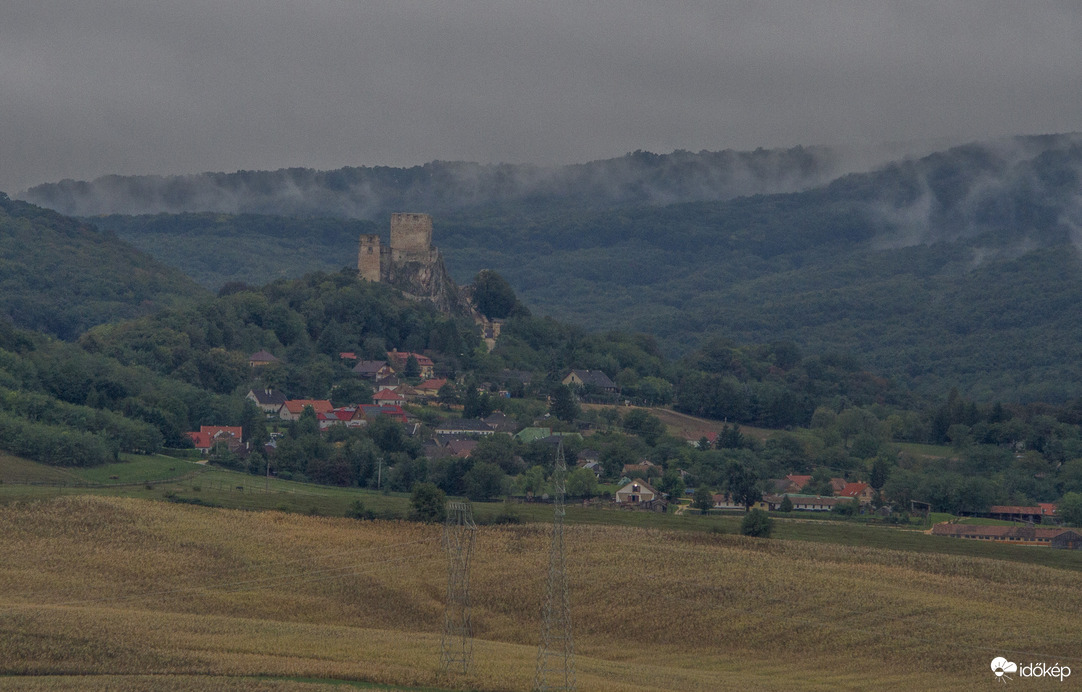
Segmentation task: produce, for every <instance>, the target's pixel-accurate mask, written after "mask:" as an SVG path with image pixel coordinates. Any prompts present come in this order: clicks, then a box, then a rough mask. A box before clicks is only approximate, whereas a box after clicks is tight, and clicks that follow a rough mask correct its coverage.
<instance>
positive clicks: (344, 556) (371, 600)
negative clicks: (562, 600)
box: [0, 496, 1082, 691]
mask: <svg viewBox="0 0 1082 692" xmlns="http://www.w3.org/2000/svg"><path fill="white" fill-rule="evenodd" d="M440 537H441V528H440V527H438V526H429V525H423V524H414V523H406V522H358V521H355V520H350V519H332V518H321V517H306V516H301V515H296V514H284V513H280V512H243V511H236V510H224V509H210V508H204V507H192V506H185V505H173V504H167V503H160V502H151V501H146V500H136V499H127V498H107V497H94V496H69V497H63V498H58V499H54V500H49V501H42V502H24V503H13V504H10V505H6V506H3V507H0V551H2V554H3V556H4V558H3V561H2V562H0V622H2V623H3V624H2V625H0V632H2V636H0V688H3V689H17V690H44V689H50V690H52V689H60V690H68V689H71V690H75V689H80V690H81V689H87V690H98V689H100V690H126V689H177V690H264V689H265V690H284V689H289V690H309V689H312V690H317V689H342V687H341V686H340V685H338V684H335V681H365V682H367V683H380V684H383V685H393V686H402V687H407V688H421V689H476V690H529V689H530V687H531V685H532V682H533V672H534V666H535V662H536V656H537V643H538V637H539V631H540V622H539V609H540V603H541V596H542V593H543V590H544V578H545V576H546V574H547V555H548V542H549V539H550V536H549V531H548V530H547V527H546V526H545V525H542V524H527V525H520V526H505V527H482V528H480V529H479V530H478V533H477V539H476V551H475V554H474V561H473V563H472V580H471V593H472V598H473V624H474V631H475V635H476V642H475V645H474V667H473V669H472V670H471V673H470V674H469V675H468V676H462V675H457V676H456V675H451V676H449V677H441V676H440V675H439V674H438V672H437V669H438V663H439V642H440V632H441V628H442V623H443V602H444V595H445V591H446V573H447V572H446V560H445V557H444V555H443V552H442V547H441V544H440ZM566 543H567V549H568V572H569V576H570V587H571V603H572V612H573V615H572V616H573V621H574V634H575V646H576V668H577V679H578V686H579V689H582V690H629V691H630V690H659V689H664V690H719V689H756V690H794V689H813V690H814V689H824V690H825V689H921V690H924V689H944V690H949V689H959V688H970V687H974V686H976V685H983V684H989V683H991V682H994V681H995V677H994V675H992V673H991V671H990V669H989V662H990V661H991V660H992V658H994V657H996V656H1000V655H1002V656H1007V657H1008V658H1011V660H1018V661H1019V662H1020V663H1021V662H1022V661H1025V662H1029V661H1044V662H1046V663H1048V664H1049V665H1051V664H1053V663H1060V664H1064V665H1070V666H1073V665H1077V667H1078V668H1079V670H1080V671H1082V642H1080V638H1079V636H1078V635H1079V630H1080V626H1079V624H1078V620H1077V616H1076V615H1075V613H1077V612H1078V610H1079V607H1080V606H1082V589H1079V588H1078V585H1077V579H1078V577H1077V573H1076V572H1071V571H1066V570H1058V569H1053V568H1048V567H1035V566H1032V565H1025V564H1018V563H1010V562H1004V561H998V560H989V559H982V558H969V557H958V556H947V555H936V554H923V553H913V552H901V551H892V550H884V549H872V548H854V547H846V546H834V545H830V544H823V543H808V542H798V541H780V540H761V539H747V538H742V537H737V536H732V535H721V534H708V533H687V532H672V531H657V530H648V529H636V528H624V527H608V526H570V527H568V528H567V529H566ZM1019 549H1020V550H1026V549H1027V548H1019ZM1030 549H1033V550H1036V548H1030ZM1080 674H1082V673H1080ZM1028 682H1033V684H1035V685H1037V686H1038V687H1040V685H1039V683H1038V682H1036V681H1028ZM1028 682H1027V685H1028ZM1057 684H1058V681H1057Z"/></svg>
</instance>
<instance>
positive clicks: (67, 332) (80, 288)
mask: <svg viewBox="0 0 1082 692" xmlns="http://www.w3.org/2000/svg"><path fill="white" fill-rule="evenodd" d="M206 295H207V293H206V291H205V290H204V289H201V288H200V287H199V286H198V285H197V284H196V283H195V282H193V281H192V280H191V279H189V278H188V277H187V276H185V275H184V274H182V273H181V272H180V271H178V270H177V269H174V268H172V267H170V266H168V265H165V264H163V263H161V262H159V261H156V260H154V259H152V258H151V257H150V256H149V255H146V254H143V253H142V252H139V251H138V250H136V249H134V248H133V247H131V246H130V245H128V244H127V243H125V242H122V241H121V240H120V239H118V238H117V237H116V236H114V235H113V234H110V233H102V232H100V231H98V230H97V229H96V228H95V227H94V226H92V225H90V224H88V223H86V222H83V221H78V220H76V219H72V218H70V217H66V216H61V215H60V214H57V213H56V212H53V211H49V210H48V209H43V208H41V207H37V206H34V205H32V204H27V203H26V202H19V201H15V200H11V199H9V198H8V197H7V196H6V195H4V194H3V193H0V321H3V320H5V319H6V320H9V321H11V322H12V323H14V324H15V325H18V326H20V327H25V328H27V329H33V330H38V331H43V332H46V333H49V334H54V335H56V336H59V337H61V338H65V339H72V338H74V337H76V336H78V335H79V334H80V333H82V332H83V331H84V330H86V329H87V328H88V327H91V326H93V325H95V324H100V323H102V322H108V321H111V320H117V319H123V318H126V317H134V316H136V315H146V314H149V313H151V312H153V311H155V310H157V309H159V308H162V307H166V306H169V305H176V304H179V303H181V302H184V301H186V300H190V299H193V298H197V297H200V296H206Z"/></svg>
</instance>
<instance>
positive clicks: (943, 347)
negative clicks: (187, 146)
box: [101, 135, 1082, 401]
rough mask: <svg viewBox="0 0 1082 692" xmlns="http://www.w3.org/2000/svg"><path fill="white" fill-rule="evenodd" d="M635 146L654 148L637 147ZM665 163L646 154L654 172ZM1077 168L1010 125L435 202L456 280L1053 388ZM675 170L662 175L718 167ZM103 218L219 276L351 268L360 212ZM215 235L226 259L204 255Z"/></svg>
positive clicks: (942, 376) (1081, 220)
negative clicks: (783, 181)
mask: <svg viewBox="0 0 1082 692" xmlns="http://www.w3.org/2000/svg"><path fill="white" fill-rule="evenodd" d="M673 156H674V157H676V155H673ZM677 158H678V157H677ZM639 159H641V160H642V161H647V162H648V161H649V160H650V158H649V157H648V156H647V155H636V156H634V157H630V158H629V160H639ZM675 160H676V159H675V158H672V157H670V158H669V159H664V160H663V159H662V158H658V159H656V161H655V163H656V164H657V165H656V168H657V171H656V172H657V176H658V179H659V180H666V176H667V175H672V174H673V170H674V168H673V167H674V165H675V164H674V163H673V162H674V161H675ZM785 161H786V162H787V163H788V164H789V165H796V166H799V165H800V164H801V161H805V163H807V165H809V166H811V165H812V161H813V160H812V159H802V158H800V157H796V156H795V154H790V156H789V157H788V158H787V159H785ZM643 165H645V164H643ZM812 167H813V168H814V166H812ZM1080 169H1082V139H1080V138H1079V137H1077V136H1068V135H1063V136H1049V137H1030V138H1018V139H1014V140H1009V141H1004V142H997V143H991V144H981V145H976V144H974V145H969V146H965V147H957V148H954V149H950V150H947V151H944V152H939V153H936V154H933V155H930V156H927V157H924V158H921V159H917V160H902V161H899V162H896V163H893V164H891V165H888V166H885V167H883V168H881V169H879V170H877V171H875V172H872V173H864V174H852V175H848V176H845V177H842V178H840V179H838V180H835V181H834V182H832V183H830V184H829V185H825V186H822V187H818V188H815V189H811V190H807V191H804V192H798V193H790V194H773V195H754V196H746V197H739V198H736V199H731V200H728V201H710V202H686V203H680V204H669V205H658V204H645V203H646V202H656V201H658V199H659V198H658V197H656V196H654V197H651V196H650V195H649V194H646V193H643V195H640V196H638V197H636V196H634V195H626V194H624V193H623V192H621V193H619V194H616V195H615V196H612V195H610V196H607V197H606V196H604V195H600V196H599V197H597V200H599V201H598V202H597V205H596V206H595V208H593V209H591V208H590V206H589V205H585V204H579V202H581V201H583V200H585V199H587V197H586V196H585V194H586V193H584V192H581V191H580V192H577V193H575V194H572V193H568V195H569V196H559V195H555V194H553V195H551V196H549V197H536V198H531V199H529V200H524V199H522V200H518V201H504V202H502V203H500V204H498V205H495V204H488V205H484V204H482V205H480V206H474V207H471V208H469V209H459V210H458V211H453V212H450V211H449V212H447V213H444V214H442V215H437V216H436V218H435V222H436V224H435V225H436V233H435V239H434V240H435V242H436V244H437V245H439V246H440V248H441V249H442V250H443V251H444V253H445V256H446V258H447V263H448V267H449V268H450V269H451V271H452V273H453V274H454V275H455V278H456V279H458V280H459V281H464V280H467V279H468V278H469V277H472V276H473V275H474V274H475V273H476V272H477V271H478V270H480V269H482V268H493V269H496V270H498V271H499V272H500V273H501V274H503V275H504V276H505V277H507V279H508V280H509V281H510V282H511V284H512V285H513V286H514V288H515V290H516V291H517V292H518V294H519V295H520V297H521V298H522V299H523V301H524V302H525V303H526V304H527V305H529V306H531V307H532V308H533V309H534V310H535V312H540V313H543V314H550V315H553V316H556V317H557V318H559V319H561V320H565V321H568V322H571V323H574V324H576V325H579V326H581V327H583V328H586V329H589V330H605V329H613V328H619V329H628V330H631V331H646V332H649V333H651V334H653V335H655V336H656V337H657V338H658V340H659V343H660V344H661V346H662V348H663V349H664V350H665V351H666V352H667V353H669V354H670V355H675V354H679V353H684V352H687V351H688V350H689V349H691V348H694V347H695V346H696V345H699V344H702V343H704V342H705V341H706V340H709V339H711V338H715V337H718V336H721V337H726V338H731V339H734V340H735V341H737V342H742V343H763V342H771V341H776V340H791V341H793V342H795V343H797V344H798V345H800V346H801V347H802V348H804V349H806V350H807V351H808V352H813V353H827V352H837V353H844V354H850V355H855V356H857V357H858V358H859V359H860V360H861V362H862V363H863V364H864V366H865V367H868V368H869V369H871V370H874V371H876V372H880V373H883V374H887V375H890V376H893V377H895V378H898V380H899V381H900V382H902V383H904V384H906V385H907V386H912V387H914V388H916V389H918V390H920V391H923V392H927V393H933V394H941V393H942V392H943V391H944V390H945V389H949V388H950V387H952V386H958V387H960V388H961V390H962V391H963V392H964V393H966V394H968V395H970V396H973V397H975V398H977V399H979V400H992V399H994V398H1001V399H1004V400H1015V401H1033V400H1052V401H1062V400H1064V399H1067V398H1070V397H1073V396H1077V395H1078V394H1079V393H1080V391H1079V390H1080V386H1079V385H1078V384H1076V383H1079V382H1082V373H1080V372H1079V365H1078V363H1079V362H1080V358H1079V356H1080V355H1082V353H1079V347H1078V346H1077V343H1076V342H1077V340H1076V338H1075V334H1074V326H1073V322H1074V317H1073V315H1074V306H1076V305H1078V304H1080V302H1082V271H1080V270H1082V264H1080V262H1079V257H1078V250H1077V244H1078V243H1079V238H1080V237H1082V236H1080V231H1079V229H1080V228H1082V196H1080V193H1079V191H1080V182H1079V181H1080V179H1082V178H1080V175H1079V171H1080ZM643 170H647V169H646V168H643ZM682 170H683V173H682V174H681V175H679V176H674V180H673V181H669V182H668V184H670V185H679V186H682V187H683V188H684V189H691V188H692V187H693V185H692V181H694V180H696V179H698V180H699V181H700V182H701V183H703V184H706V182H704V181H709V180H710V178H709V176H705V175H700V176H699V177H698V178H696V177H695V174H694V172H693V169H691V168H685V169H682ZM414 183H416V184H417V185H420V183H419V182H417V181H416V180H415V181H414V182H413V183H411V185H412V184H414ZM488 183H490V184H491V183H492V181H491V180H489V181H488ZM478 185H481V182H480V181H478ZM411 189H413V188H411ZM416 189H425V188H423V186H422V187H417V188H416ZM431 189H450V188H440V187H439V186H436V188H431ZM496 189H498V186H497V188H496ZM584 189H589V188H584ZM621 189H623V188H621ZM651 189H655V188H651ZM591 194H592V193H591ZM467 199H475V200H476V199H484V196H483V195H482V196H480V197H478V196H476V195H475V196H474V197H468V198H467ZM606 200H607V202H606ZM617 201H621V202H622V204H616V202H617ZM602 202H606V203H607V204H609V206H608V207H605V208H596V207H603V206H604V204H602ZM636 202H641V203H636ZM464 204H465V202H464ZM101 223H103V224H104V225H105V226H106V227H108V228H111V229H115V231H116V232H117V233H118V234H119V235H121V237H123V238H125V239H128V240H130V241H131V242H132V243H134V244H136V245H138V246H140V247H144V248H146V249H147V250H148V251H150V252H154V253H156V256H157V257H159V258H160V259H163V260H165V261H169V262H170V263H173V264H175V265H176V266H182V267H185V268H186V270H187V271H189V272H191V273H193V274H194V275H196V276H198V277H199V278H200V280H201V281H202V282H203V283H204V284H205V285H207V286H209V287H212V288H217V287H218V286H220V285H221V284H222V283H224V282H225V281H228V280H230V279H232V278H234V277H237V276H241V277H245V278H248V277H251V278H252V279H254V280H251V281H250V282H251V283H261V280H262V278H270V277H273V276H283V275H284V276H291V275H299V274H301V273H303V272H304V271H310V270H314V269H319V270H335V269H337V268H339V267H341V266H345V265H351V264H352V263H353V261H354V260H353V258H354V249H355V246H356V245H355V244H356V234H357V232H358V231H360V230H361V225H362V224H360V223H357V222H347V221H342V220H335V221H331V220H326V221H324V220H319V219H301V218H274V217H260V216H222V215H211V214H186V215H179V216H173V215H164V214H162V215H155V216H142V217H108V218H103V219H101ZM355 223H356V225H354V224H355ZM364 228H367V229H374V231H375V232H381V231H383V230H384V229H385V224H384V223H379V222H374V226H371V225H369V226H364ZM370 232H371V231H370ZM214 238H218V239H220V241H219V242H218V243H217V245H216V247H221V248H222V250H221V255H222V257H224V258H227V261H225V262H223V263H222V265H215V263H214V260H213V259H212V258H209V259H208V257H207V252H206V249H207V247H208V244H209V243H211V242H212V239H214ZM226 239H229V240H230V242H225V241H226ZM302 239H303V242H301V240H302ZM232 241H235V242H232ZM216 267H219V268H216Z"/></svg>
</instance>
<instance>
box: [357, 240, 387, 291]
mask: <svg viewBox="0 0 1082 692" xmlns="http://www.w3.org/2000/svg"><path fill="white" fill-rule="evenodd" d="M380 250H382V248H381V247H380V242H379V236H378V235H368V234H365V235H362V236H361V243H360V247H359V248H358V250H357V272H358V273H359V274H360V275H361V278H363V279H365V280H366V281H375V282H378V281H380V279H381V276H382V275H381V272H380V267H381V266H382V264H381V260H380Z"/></svg>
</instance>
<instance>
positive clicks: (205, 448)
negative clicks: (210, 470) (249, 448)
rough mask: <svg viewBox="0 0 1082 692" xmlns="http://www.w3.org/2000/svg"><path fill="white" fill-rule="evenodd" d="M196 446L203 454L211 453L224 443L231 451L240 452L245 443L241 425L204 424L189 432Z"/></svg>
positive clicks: (193, 444)
mask: <svg viewBox="0 0 1082 692" xmlns="http://www.w3.org/2000/svg"><path fill="white" fill-rule="evenodd" d="M187 435H188V437H189V438H190V439H191V441H192V446H194V447H195V448H196V449H197V450H199V452H200V453H201V454H209V453H210V451H211V450H212V449H214V447H215V446H217V445H224V446H225V447H226V448H227V449H229V451H231V452H239V451H241V450H242V449H243V447H244V444H243V443H242V442H241V436H242V432H241V428H240V426H231V425H203V426H200V427H199V431H198V432H194V431H193V432H189V433H187Z"/></svg>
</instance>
